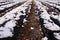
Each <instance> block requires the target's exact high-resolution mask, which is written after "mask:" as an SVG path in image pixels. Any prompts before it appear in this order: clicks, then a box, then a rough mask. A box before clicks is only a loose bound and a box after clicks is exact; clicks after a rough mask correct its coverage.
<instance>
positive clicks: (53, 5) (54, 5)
mask: <svg viewBox="0 0 60 40" xmlns="http://www.w3.org/2000/svg"><path fill="white" fill-rule="evenodd" d="M45 3H47V4H49V5H50V6H52V7H56V8H58V9H60V6H58V5H56V4H52V3H49V2H45Z"/></svg>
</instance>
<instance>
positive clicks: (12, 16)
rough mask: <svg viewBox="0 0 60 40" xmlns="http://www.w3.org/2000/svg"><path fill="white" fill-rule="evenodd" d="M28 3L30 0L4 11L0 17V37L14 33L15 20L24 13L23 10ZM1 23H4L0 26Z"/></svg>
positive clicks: (10, 35)
mask: <svg viewBox="0 0 60 40" xmlns="http://www.w3.org/2000/svg"><path fill="white" fill-rule="evenodd" d="M30 3H31V0H29V1H27V2H25V3H24V4H22V5H21V6H19V7H17V8H15V9H13V10H11V11H10V12H8V13H6V14H5V15H4V16H2V17H0V38H6V37H12V36H13V35H14V34H13V32H14V27H15V26H16V23H17V20H19V19H20V16H21V15H26V13H25V12H26V11H25V10H26V9H27V8H28V6H29V4H30ZM21 11H22V12H23V13H22V12H21ZM6 21H7V22H6ZM5 22H6V23H5ZM3 23H5V24H4V25H3V26H1V25H2V24H3Z"/></svg>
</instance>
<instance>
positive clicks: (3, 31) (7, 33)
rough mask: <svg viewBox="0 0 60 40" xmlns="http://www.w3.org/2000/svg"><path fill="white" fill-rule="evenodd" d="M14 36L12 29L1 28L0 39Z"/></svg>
mask: <svg viewBox="0 0 60 40" xmlns="http://www.w3.org/2000/svg"><path fill="white" fill-rule="evenodd" d="M12 36H13V34H12V33H11V32H10V29H8V28H5V27H0V38H4V37H12Z"/></svg>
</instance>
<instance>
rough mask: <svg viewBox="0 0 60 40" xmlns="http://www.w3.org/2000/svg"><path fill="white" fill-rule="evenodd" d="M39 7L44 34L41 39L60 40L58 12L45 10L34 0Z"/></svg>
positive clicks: (59, 15) (59, 17) (59, 16)
mask: <svg viewBox="0 0 60 40" xmlns="http://www.w3.org/2000/svg"><path fill="white" fill-rule="evenodd" d="M35 2H36V5H37V7H38V9H39V12H38V14H39V17H40V22H41V28H42V31H43V34H44V38H42V40H57V39H58V40H60V35H59V34H60V33H59V32H60V14H58V13H56V12H47V10H46V8H48V7H47V6H46V8H45V7H44V6H43V4H42V3H41V2H38V1H35Z"/></svg>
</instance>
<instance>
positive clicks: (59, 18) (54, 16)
mask: <svg viewBox="0 0 60 40" xmlns="http://www.w3.org/2000/svg"><path fill="white" fill-rule="evenodd" d="M54 14H56V15H54ZM50 15H51V17H52V18H54V19H57V20H58V21H59V22H60V14H57V13H55V12H51V13H50Z"/></svg>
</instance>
